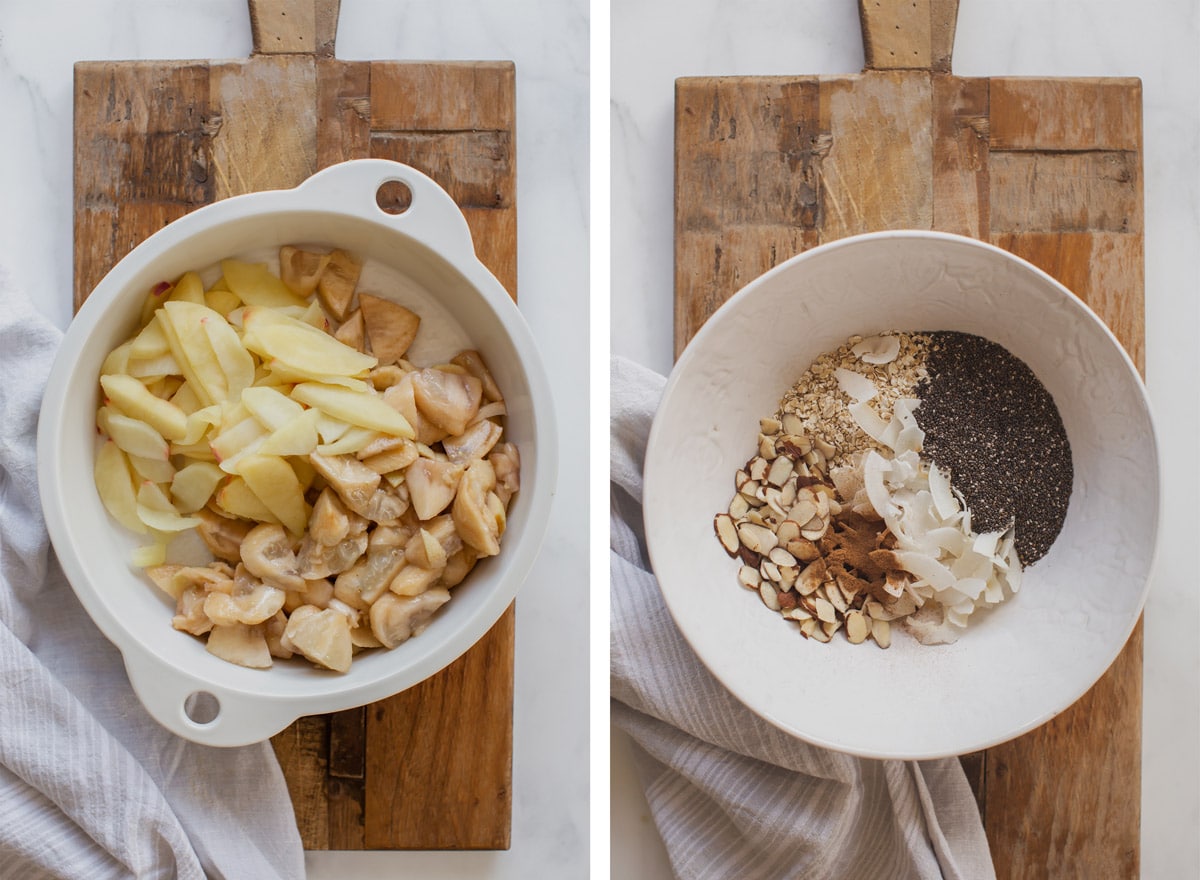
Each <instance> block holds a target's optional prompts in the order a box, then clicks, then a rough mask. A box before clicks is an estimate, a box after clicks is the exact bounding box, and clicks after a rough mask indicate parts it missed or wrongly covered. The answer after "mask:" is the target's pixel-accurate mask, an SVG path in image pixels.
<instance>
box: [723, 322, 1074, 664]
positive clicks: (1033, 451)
mask: <svg viewBox="0 0 1200 880" xmlns="http://www.w3.org/2000/svg"><path fill="white" fill-rule="evenodd" d="M759 429H760V431H759V436H758V453H757V455H755V456H754V457H753V458H751V459H750V460H749V461H748V462H747V463H746V465H745V467H743V468H742V469H741V470H739V471H738V472H737V474H736V475H735V481H734V482H735V488H736V490H737V491H736V493H735V495H734V496H733V499H732V500H731V502H730V505H729V508H728V510H727V511H725V512H722V513H719V514H718V515H717V516H716V518H715V521H714V526H715V529H716V533H717V537H718V539H719V540H720V542H721V544H722V546H723V547H724V548H725V550H726V552H728V553H729V554H730V556H733V557H735V558H737V559H739V560H740V561H741V563H742V565H741V567H740V569H739V571H738V581H739V583H740V584H741V585H742V586H743V587H745V588H746V589H748V590H753V591H755V592H757V593H758V594H759V596H760V598H761V599H762V601H763V603H764V604H765V605H766V606H767V607H768V608H770V609H771V610H773V611H777V612H779V613H780V614H781V615H782V616H783V617H785V618H786V619H789V620H794V621H796V622H798V624H799V626H800V631H801V633H802V634H803V635H804V636H805V637H808V638H813V639H816V640H817V641H821V642H828V641H830V640H831V639H832V637H833V636H834V634H835V633H837V632H838V631H839V630H842V629H844V631H845V633H846V637H847V639H848V640H849V641H850V642H852V643H855V644H858V643H861V642H864V641H867V640H868V639H873V640H874V641H875V642H876V643H877V644H878V645H880V646H881V647H884V648H886V647H888V646H889V645H890V644H891V627H892V624H893V623H897V622H899V623H902V624H903V626H904V627H905V628H906V629H907V630H908V631H909V632H910V633H911V634H912V635H913V636H914V637H916V638H917V640H918V641H920V642H922V643H923V644H944V643H949V642H952V641H954V640H955V639H956V638H957V636H958V633H959V632H960V631H961V630H962V629H963V628H964V627H965V626H966V625H967V623H968V619H969V617H970V615H971V614H972V613H973V612H974V611H976V610H978V609H979V608H985V607H988V606H991V605H995V604H998V603H999V602H1001V601H1003V600H1004V599H1005V598H1006V597H1008V596H1010V595H1012V594H1014V593H1016V592H1017V591H1018V590H1019V589H1020V583H1021V574H1022V565H1023V564H1024V565H1029V564H1032V563H1034V562H1036V561H1037V560H1038V559H1040V558H1041V557H1042V556H1043V555H1045V553H1046V551H1047V550H1048V549H1049V548H1050V545H1051V544H1052V543H1053V542H1054V539H1055V537H1057V535H1058V532H1059V531H1060V530H1061V528H1062V524H1063V520H1064V518H1065V516H1066V510H1067V504H1068V501H1069V498H1070V491H1071V482H1072V476H1073V470H1072V464H1071V451H1070V445H1069V443H1068V442H1067V437H1066V432H1065V430H1064V428H1063V424H1062V419H1061V417H1060V416H1059V413H1058V410H1057V408H1056V407H1055V405H1054V401H1053V399H1052V398H1051V397H1050V395H1049V393H1048V392H1047V391H1046V389H1045V388H1044V387H1043V386H1042V385H1041V383H1040V382H1039V381H1038V380H1037V378H1036V376H1034V374H1033V372H1032V371H1031V370H1030V369H1029V368H1028V367H1027V366H1026V365H1025V364H1024V363H1022V362H1021V361H1020V360H1019V359H1017V358H1016V357H1014V356H1013V355H1012V354H1011V353H1009V352H1008V351H1007V350H1006V349H1004V348H1003V347H1002V346H999V345H997V344H996V343H994V342H991V341H989V340H987V339H984V338H983V337H980V336H974V335H970V334H966V333H957V332H946V331H937V332H925V333H899V332H888V333H882V334H879V335H877V336H872V337H868V338H863V337H861V336H852V337H851V338H850V339H849V340H847V342H846V343H845V344H844V345H842V346H841V347H839V348H838V349H836V350H835V351H831V352H827V353H826V354H823V355H822V356H820V357H819V358H817V360H816V361H815V362H814V363H813V364H812V365H811V366H810V367H809V369H808V370H806V371H805V373H804V374H803V375H802V376H801V377H800V379H799V380H798V381H797V382H796V384H795V385H794V386H793V387H792V388H791V389H790V390H789V391H788V392H787V393H786V394H785V395H784V397H783V399H782V400H781V402H780V406H779V409H778V410H777V411H776V412H775V413H774V414H773V415H772V416H770V417H767V418H763V419H762V420H761V421H760V424H759Z"/></svg>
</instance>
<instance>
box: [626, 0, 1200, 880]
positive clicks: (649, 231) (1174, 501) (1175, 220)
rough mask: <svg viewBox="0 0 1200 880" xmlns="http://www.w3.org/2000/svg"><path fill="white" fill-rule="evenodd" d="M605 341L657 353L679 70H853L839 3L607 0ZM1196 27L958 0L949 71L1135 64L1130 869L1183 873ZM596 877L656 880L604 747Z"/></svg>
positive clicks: (665, 301)
mask: <svg viewBox="0 0 1200 880" xmlns="http://www.w3.org/2000/svg"><path fill="white" fill-rule="evenodd" d="M612 45H613V51H612V56H611V57H612V61H611V64H612V75H611V89H612V94H611V107H612V123H611V124H612V138H611V149H612V187H611V194H612V195H611V197H612V214H613V224H612V239H611V242H612V244H611V246H612V260H611V267H612V268H611V273H612V285H611V289H612V303H611V308H612V311H611V322H612V325H611V337H612V339H611V345H612V351H613V353H615V354H621V355H624V356H626V357H629V358H631V359H633V360H636V361H639V362H641V363H644V364H646V365H648V366H651V367H653V368H655V369H657V370H658V371H660V372H663V373H666V372H668V371H669V370H670V366H671V360H672V357H671V355H672V284H673V274H672V265H673V263H672V259H673V253H672V234H673V213H672V204H673V203H672V186H673V180H672V176H673V171H672V155H673V152H672V151H673V130H672V126H673V122H672V119H673V115H672V114H673V89H674V80H675V78H676V77H680V76H696V75H748V74H818V73H820V74H838V73H857V72H858V71H859V70H861V68H862V64H863V52H862V42H861V35H860V28H859V23H858V5H857V3H854V2H852V0H835V2H829V0H742V2H740V3H728V2H719V0H690V2H684V0H659V2H645V0H613V2H612ZM1198 46H1200V28H1198V23H1197V4H1196V3H1195V2H1194V0H1148V2H1144V3H1137V4H1130V3H1124V2H1116V0H1103V2H1100V0H1087V2H1085V0H1058V2H1054V3H1051V2H1049V0H1013V2H1010V3H988V2H982V0H963V2H962V4H961V6H960V11H959V20H958V31H957V39H956V41H955V50H954V72H955V73H957V74H961V75H964V76H998V75H1027V76H1137V77H1140V78H1141V79H1142V83H1143V99H1144V113H1145V115H1144V132H1145V137H1144V145H1145V152H1144V169H1145V208H1146V212H1145V241H1146V343H1147V344H1146V354H1147V357H1146V373H1147V383H1148V387H1149V391H1150V396H1151V399H1152V403H1153V405H1154V406H1155V409H1156V415H1157V417H1158V429H1159V435H1160V442H1161V447H1162V448H1161V452H1162V457H1163V465H1164V473H1165V474H1166V476H1167V479H1166V480H1165V486H1164V495H1165V505H1164V514H1165V515H1164V517H1163V530H1162V544H1161V549H1160V554H1159V563H1158V570H1157V573H1156V576H1155V578H1154V582H1153V586H1152V590H1151V595H1150V599H1149V602H1148V604H1147V606H1146V612H1145V692H1144V714H1143V736H1142V742H1143V764H1142V785H1143V796H1142V853H1141V860H1142V876H1143V877H1145V878H1153V880H1158V878H1176V877H1196V876H1200V852H1198V843H1197V836H1196V833H1195V830H1196V828H1197V827H1200V762H1198V759H1197V748H1196V744H1197V742H1198V741H1200V683H1198V679H1200V676H1198V671H1200V651H1198V648H1197V645H1198V641H1197V639H1196V638H1195V636H1194V633H1195V631H1196V626H1197V623H1198V622H1200V603H1198V599H1197V595H1198V592H1200V591H1198V590H1197V574H1196V566H1195V562H1194V556H1195V546H1196V539H1197V532H1198V523H1200V513H1198V505H1197V504H1196V500H1195V499H1196V493H1197V489H1198V484H1200V473H1198V470H1197V464H1196V452H1197V436H1198V435H1200V425H1198V418H1197V413H1198V406H1197V393H1196V387H1197V379H1198V377H1200V359H1198V358H1197V343H1196V338H1197V332H1198V330H1200V319H1198V315H1200V311H1198V308H1197V302H1198V301H1200V296H1198V294H1200V291H1198V290H1197V283H1198V281H1200V272H1198V266H1200V263H1198V255H1200V247H1198V245H1200V240H1198V237H1200V225H1198V220H1200V198H1198V187H1197V183H1198V180H1200V177H1198V172H1197V168H1198V167H1200V61H1198V60H1197V47H1198ZM611 752H612V756H613V782H612V791H611V799H612V836H613V841H612V848H611V860H612V876H614V877H633V878H639V880H659V878H664V880H665V878H669V877H670V876H671V874H670V870H669V868H668V866H667V863H666V860H665V855H664V853H663V851H662V846H661V844H660V843H659V842H658V838H657V834H656V833H655V831H654V827H653V823H652V822H651V821H650V820H649V817H648V811H647V809H646V806H645V801H644V800H643V799H642V798H641V796H640V789H639V788H638V785H637V780H636V776H635V774H634V772H633V769H632V761H631V759H630V754H629V745H628V742H627V741H626V740H625V739H624V738H623V737H621V736H619V735H617V734H616V733H615V732H614V736H613V741H612V748H611Z"/></svg>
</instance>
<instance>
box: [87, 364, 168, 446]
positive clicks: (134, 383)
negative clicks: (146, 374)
mask: <svg viewBox="0 0 1200 880" xmlns="http://www.w3.org/2000/svg"><path fill="white" fill-rule="evenodd" d="M100 387H102V388H103V389H104V394H105V395H106V396H107V397H108V399H109V400H110V401H112V402H113V403H114V404H115V405H116V406H117V408H118V409H119V410H121V411H122V412H123V413H126V414H127V415H129V416H130V417H132V418H137V419H141V420H142V421H143V422H146V423H147V424H148V425H150V427H152V428H154V430H155V431H157V432H158V433H159V434H160V435H161V436H162V437H164V438H166V439H167V440H182V439H183V438H184V436H185V435H186V434H187V414H186V413H185V412H184V411H183V410H181V409H180V408H179V407H177V406H176V405H175V404H173V403H171V402H170V401H168V400H163V399H161V398H159V397H155V396H154V395H153V394H151V393H150V392H149V390H147V388H146V386H145V385H143V384H142V383H141V382H139V381H138V380H137V379H135V378H133V377H132V376H124V375H120V374H117V375H111V376H101V377H100Z"/></svg>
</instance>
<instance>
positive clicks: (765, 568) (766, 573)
mask: <svg viewBox="0 0 1200 880" xmlns="http://www.w3.org/2000/svg"><path fill="white" fill-rule="evenodd" d="M758 570H759V572H760V573H761V574H762V576H763V577H764V578H765V579H767V580H769V581H776V582H778V581H779V566H778V565H776V564H775V563H774V562H771V560H769V559H765V560H763V563H762V565H760V566H759V567H758Z"/></svg>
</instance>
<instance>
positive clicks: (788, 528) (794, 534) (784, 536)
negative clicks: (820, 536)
mask: <svg viewBox="0 0 1200 880" xmlns="http://www.w3.org/2000/svg"><path fill="white" fill-rule="evenodd" d="M775 537H777V538H778V539H779V543H780V544H785V545H786V544H790V543H791V542H792V541H795V540H796V539H797V538H799V537H800V523H798V522H796V521H795V520H791V519H785V520H784V521H783V522H781V523H780V524H779V528H777V529H776V530H775ZM788 552H789V554H791V555H793V556H794V555H795V554H792V553H791V551H790V550H789V551H788Z"/></svg>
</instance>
